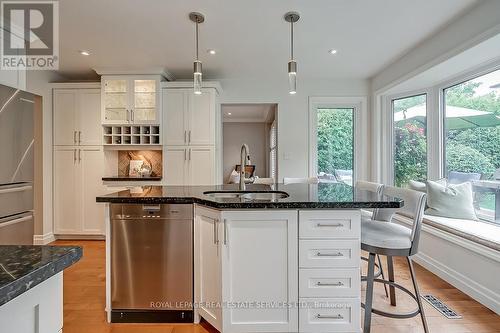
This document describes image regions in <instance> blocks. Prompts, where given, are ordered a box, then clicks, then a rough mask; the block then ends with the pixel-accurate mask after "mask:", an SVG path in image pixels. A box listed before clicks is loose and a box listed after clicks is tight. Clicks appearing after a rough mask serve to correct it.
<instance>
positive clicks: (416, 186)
mask: <svg viewBox="0 0 500 333" xmlns="http://www.w3.org/2000/svg"><path fill="white" fill-rule="evenodd" d="M434 182H436V183H438V184H441V185H445V186H446V184H447V181H446V178H441V179H438V180H435V181H434ZM408 188H409V189H410V190H414V191H419V192H424V193H427V185H426V184H425V183H424V182H419V181H416V180H410V181H409V182H408Z"/></svg>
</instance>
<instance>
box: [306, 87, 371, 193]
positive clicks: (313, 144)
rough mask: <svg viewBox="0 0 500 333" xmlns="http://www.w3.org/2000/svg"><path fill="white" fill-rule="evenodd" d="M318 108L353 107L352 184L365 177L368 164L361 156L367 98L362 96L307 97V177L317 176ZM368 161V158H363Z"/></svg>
mask: <svg viewBox="0 0 500 333" xmlns="http://www.w3.org/2000/svg"><path fill="white" fill-rule="evenodd" d="M318 108H325V109H353V110H354V111H353V115H354V122H353V126H354V128H353V140H354V152H353V159H354V160H353V175H352V178H353V184H355V183H356V181H357V180H358V179H366V177H367V174H368V170H369V165H368V163H363V158H364V157H366V156H367V150H366V148H367V146H368V139H369V135H368V126H367V121H366V114H367V98H366V97H364V96H354V97H309V117H308V118H309V120H308V123H309V142H308V146H309V158H308V160H309V168H308V172H309V177H317V175H318V174H317V171H318V156H317V150H318V149H317V148H318V136H317V135H318V131H317V124H318V117H317V116H318V115H317V112H316V110H317V109H318ZM365 161H368V158H365Z"/></svg>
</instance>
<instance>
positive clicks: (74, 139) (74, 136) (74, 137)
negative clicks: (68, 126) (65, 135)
mask: <svg viewBox="0 0 500 333" xmlns="http://www.w3.org/2000/svg"><path fill="white" fill-rule="evenodd" d="M73 143H75V144H76V131H73Z"/></svg>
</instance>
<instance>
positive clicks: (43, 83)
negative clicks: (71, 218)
mask: <svg viewBox="0 0 500 333" xmlns="http://www.w3.org/2000/svg"><path fill="white" fill-rule="evenodd" d="M62 80H63V78H62V77H61V76H59V75H58V74H56V73H55V72H52V71H27V75H26V90H27V91H29V92H31V93H33V94H37V95H40V96H41V97H42V100H43V103H42V105H43V110H42V113H43V119H42V122H43V128H42V137H43V171H42V173H43V217H42V221H40V220H38V219H37V220H36V221H35V242H36V243H47V242H50V241H52V240H53V237H54V236H53V234H52V231H53V215H52V89H51V87H50V85H49V82H54V81H62Z"/></svg>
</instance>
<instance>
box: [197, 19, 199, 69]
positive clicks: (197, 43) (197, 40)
mask: <svg viewBox="0 0 500 333" xmlns="http://www.w3.org/2000/svg"><path fill="white" fill-rule="evenodd" d="M196 61H199V59H198V20H197V21H196Z"/></svg>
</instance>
